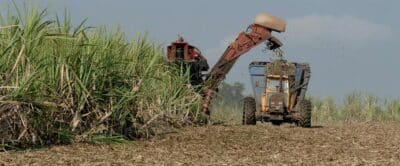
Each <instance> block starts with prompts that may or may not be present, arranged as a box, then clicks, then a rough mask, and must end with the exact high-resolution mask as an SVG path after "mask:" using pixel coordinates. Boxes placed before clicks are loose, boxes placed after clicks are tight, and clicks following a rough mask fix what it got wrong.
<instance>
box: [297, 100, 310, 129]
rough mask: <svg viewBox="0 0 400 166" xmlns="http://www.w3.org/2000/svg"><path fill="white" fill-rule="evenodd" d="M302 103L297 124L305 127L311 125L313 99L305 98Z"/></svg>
mask: <svg viewBox="0 0 400 166" xmlns="http://www.w3.org/2000/svg"><path fill="white" fill-rule="evenodd" d="M299 104H300V112H299V115H300V116H299V119H298V122H297V125H298V126H300V127H304V128H309V127H311V107H312V104H311V101H310V100H303V101H301V103H299Z"/></svg>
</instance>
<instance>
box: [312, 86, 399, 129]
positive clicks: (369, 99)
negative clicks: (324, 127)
mask: <svg viewBox="0 0 400 166" xmlns="http://www.w3.org/2000/svg"><path fill="white" fill-rule="evenodd" d="M311 100H312V102H313V105H314V107H313V121H314V122H316V123H337V122H369V121H381V122H400V100H398V99H391V100H390V99H380V98H379V97H376V96H374V95H368V94H364V93H361V92H352V93H350V94H349V95H347V96H346V97H345V98H344V100H343V102H342V104H337V103H336V102H335V100H334V99H333V98H332V97H325V98H317V97H311Z"/></svg>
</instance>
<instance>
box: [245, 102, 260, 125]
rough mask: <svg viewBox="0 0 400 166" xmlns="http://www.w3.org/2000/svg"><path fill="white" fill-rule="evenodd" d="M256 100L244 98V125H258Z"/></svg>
mask: <svg viewBox="0 0 400 166" xmlns="http://www.w3.org/2000/svg"><path fill="white" fill-rule="evenodd" d="M256 123H257V120H256V100H255V99H254V98H253V97H246V98H244V104H243V125H256Z"/></svg>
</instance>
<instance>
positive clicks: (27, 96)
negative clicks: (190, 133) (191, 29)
mask: <svg viewBox="0 0 400 166" xmlns="http://www.w3.org/2000/svg"><path fill="white" fill-rule="evenodd" d="M12 11H14V10H12ZM15 11H16V12H12V13H6V15H3V16H0V28H1V29H0V129H1V130H0V148H1V144H3V146H11V145H12V146H14V145H19V146H22V145H30V144H36V145H37V144H39V145H43V144H55V143H70V142H76V141H93V142H102V141H107V140H111V141H113V140H114V141H118V140H121V139H122V138H124V137H125V138H141V137H149V136H151V135H154V134H157V133H160V132H166V131H168V129H169V128H173V127H179V126H182V125H185V124H188V123H189V124H190V123H193V122H195V121H196V120H197V119H198V118H199V114H198V112H197V110H199V109H198V108H199V105H200V100H201V96H200V95H199V94H198V93H196V92H195V91H194V90H193V88H191V87H190V86H187V83H188V80H187V78H188V77H187V75H186V74H185V73H180V71H179V70H177V69H176V68H175V67H172V66H171V65H168V64H167V63H166V62H165V61H164V55H163V52H162V49H161V48H160V47H158V46H157V45H155V44H153V43H152V42H149V41H147V40H146V37H138V38H136V39H135V40H133V41H131V42H128V41H126V39H125V35H124V34H123V33H122V32H120V31H114V32H110V31H108V30H106V28H104V27H103V28H91V27H89V26H87V25H86V24H85V22H82V23H81V24H79V25H78V26H75V27H73V26H72V24H71V20H70V18H69V17H68V14H66V15H65V17H63V18H60V17H58V16H55V17H51V16H49V15H48V14H47V12H46V10H44V11H39V10H36V9H29V8H24V9H20V8H18V7H16V10H15Z"/></svg>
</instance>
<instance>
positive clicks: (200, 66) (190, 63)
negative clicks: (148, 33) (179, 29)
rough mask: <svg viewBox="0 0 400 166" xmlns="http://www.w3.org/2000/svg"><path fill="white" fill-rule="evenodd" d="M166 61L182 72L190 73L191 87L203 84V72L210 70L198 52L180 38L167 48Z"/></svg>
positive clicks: (205, 60)
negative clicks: (176, 66)
mask: <svg viewBox="0 0 400 166" xmlns="http://www.w3.org/2000/svg"><path fill="white" fill-rule="evenodd" d="M167 59H168V61H169V62H172V63H175V64H177V65H179V66H181V68H182V69H183V72H189V73H190V83H191V84H192V85H200V84H201V83H203V81H204V77H205V74H204V73H203V72H206V71H208V69H209V68H210V67H209V65H208V62H207V59H206V58H205V57H204V56H203V55H202V54H201V52H200V50H199V49H198V48H196V47H195V46H192V45H190V44H189V43H187V42H186V41H185V40H184V39H183V37H181V36H179V38H178V40H177V41H175V42H172V43H171V45H169V46H168V47H167Z"/></svg>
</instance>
